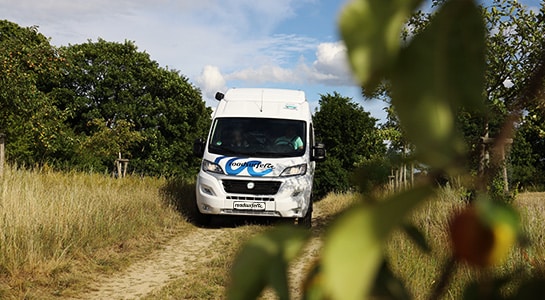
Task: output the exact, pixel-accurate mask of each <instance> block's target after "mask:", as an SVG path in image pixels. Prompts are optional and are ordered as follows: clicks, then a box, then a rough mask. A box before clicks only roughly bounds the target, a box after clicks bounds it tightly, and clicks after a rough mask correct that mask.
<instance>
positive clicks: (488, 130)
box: [362, 0, 545, 182]
mask: <svg viewBox="0 0 545 300" xmlns="http://www.w3.org/2000/svg"><path fill="white" fill-rule="evenodd" d="M444 2H445V1H443V0H440V1H433V2H432V8H436V7H439V6H440V5H441V4H443V3H444ZM479 9H480V10H481V13H482V14H483V17H484V19H485V33H486V35H485V43H486V50H485V51H486V53H485V57H486V59H485V70H486V72H485V77H484V85H483V95H484V99H485V101H484V104H485V105H486V106H487V109H486V110H475V109H474V107H472V105H471V104H470V103H469V105H466V106H465V107H463V106H460V107H458V112H457V114H456V118H455V120H454V121H455V123H456V127H457V128H459V130H460V132H461V133H462V134H463V138H464V143H465V147H466V148H467V149H468V150H469V151H470V153H471V155H470V156H469V157H468V160H469V162H470V163H469V165H468V166H469V167H470V168H471V169H472V170H473V171H475V172H477V171H478V170H479V169H482V168H484V167H487V166H489V167H492V168H498V167H499V166H492V165H488V164H487V161H486V160H485V159H484V157H483V155H484V154H485V151H484V150H485V149H483V146H484V145H483V144H482V138H483V137H490V138H494V137H497V136H498V135H500V132H501V130H502V126H503V125H504V124H505V121H506V120H508V119H509V122H510V123H514V122H517V123H519V122H522V117H523V115H524V112H525V111H528V110H534V108H533V106H534V104H532V102H531V101H528V100H529V99H523V97H522V95H523V93H524V92H525V88H526V87H527V86H528V85H529V80H530V78H531V76H530V74H532V73H533V72H534V71H535V69H536V68H537V67H538V65H539V63H540V56H539V54H540V51H541V49H542V48H543V45H544V40H543V36H545V22H544V20H543V8H542V11H541V12H540V13H536V12H534V11H532V10H528V9H527V8H526V7H524V6H523V5H522V4H520V3H518V2H517V1H515V0H494V1H491V3H490V4H488V5H486V6H484V5H482V6H480V7H479ZM428 11H430V12H428V13H425V12H423V11H421V10H420V11H417V12H415V13H413V14H412V15H411V17H410V18H409V21H408V25H407V26H406V27H405V29H404V30H403V31H402V34H401V36H402V37H403V39H404V41H405V42H408V41H410V40H411V39H412V37H414V36H415V35H417V34H419V33H420V32H422V31H423V30H425V29H426V28H427V27H428V25H429V24H430V22H431V21H432V19H433V16H434V15H435V13H436V10H434V9H430V10H428ZM465 80H468V81H469V80H480V79H478V78H477V79H470V78H466V79H465ZM362 93H363V94H364V95H367V96H369V97H377V96H379V97H381V98H382V99H385V100H386V101H387V102H389V103H391V102H390V99H391V97H392V95H391V82H384V81H382V82H380V85H377V86H376V87H375V85H372V86H370V87H369V88H362ZM392 120H393V122H392V121H390V122H389V128H390V129H396V128H397V129H399V130H401V128H400V127H399V125H397V119H395V118H394V119H392ZM527 125H528V124H527ZM402 135H403V134H402ZM520 138H522V136H520V137H519V140H520ZM392 145H393V146H399V145H396V144H395V143H394V144H392ZM394 148H395V147H394ZM513 149H517V147H516V146H515V147H513ZM536 154H537V153H536ZM496 160H497V159H496ZM497 163H500V162H496V164H497ZM511 163H522V164H524V163H525V162H524V161H523V160H518V159H514V160H511ZM483 164H484V165H483ZM500 164H501V163H500ZM513 167H514V168H515V169H518V170H521V168H523V166H522V165H521V166H513ZM516 174H520V173H518V172H515V173H513V175H515V176H516ZM516 181H517V179H516V178H515V182H516Z"/></svg>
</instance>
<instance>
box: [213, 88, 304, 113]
mask: <svg viewBox="0 0 545 300" xmlns="http://www.w3.org/2000/svg"><path fill="white" fill-rule="evenodd" d="M214 117H250V118H254V117H255V118H278V119H294V120H305V121H309V120H310V119H311V113H310V107H309V104H308V102H307V100H306V98H305V93H304V92H303V91H300V90H288V89H270V88H236V89H235V88H234V89H229V90H228V91H227V92H226V93H225V96H224V98H223V99H222V100H221V101H220V102H219V104H218V107H217V108H216V110H215V112H214Z"/></svg>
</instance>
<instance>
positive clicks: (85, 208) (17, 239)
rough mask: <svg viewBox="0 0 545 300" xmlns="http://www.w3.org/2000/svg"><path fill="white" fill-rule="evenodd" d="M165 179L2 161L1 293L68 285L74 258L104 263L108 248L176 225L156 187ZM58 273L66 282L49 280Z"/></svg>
mask: <svg viewBox="0 0 545 300" xmlns="http://www.w3.org/2000/svg"><path fill="white" fill-rule="evenodd" d="M165 183H166V180H165V179H153V178H140V177H126V178H123V179H113V178H111V177H109V176H106V175H101V174H84V173H68V174H66V173H58V172H52V171H46V170H36V171H28V170H23V169H20V168H16V167H9V166H8V167H7V168H5V170H4V174H3V176H2V178H0V298H9V297H10V296H11V297H14V298H17V297H18V295H21V294H24V295H27V294H28V292H29V290H32V289H39V288H45V289H46V290H47V289H48V288H50V287H51V285H57V284H61V285H70V280H67V279H66V273H73V272H74V266H79V267H82V266H83V268H85V267H86V266H88V265H92V264H94V265H100V264H104V265H108V264H111V263H112V262H111V261H109V257H110V256H111V255H110V254H111V253H108V251H111V249H116V248H117V249H121V248H123V247H125V246H127V245H128V243H130V242H131V241H135V240H138V239H153V238H156V237H157V236H158V235H160V234H161V233H162V232H164V231H165V229H169V228H175V227H176V226H179V224H180V221H181V216H180V214H179V213H177V212H176V211H175V210H174V209H172V208H171V207H169V205H168V204H166V201H165V200H164V197H163V196H164V195H161V192H160V190H161V188H162V187H163V186H164V185H165ZM108 249H110V250H108ZM116 251H117V250H116ZM119 251H121V250H119ZM100 253H102V257H100ZM59 274H62V275H63V276H64V277H63V278H65V279H64V280H65V281H68V283H67V282H64V283H60V282H58V281H56V279H55V278H57V277H58V278H60V276H59ZM74 280H75V281H77V280H76V279H74ZM48 286H49V287H48ZM63 288H67V287H66V286H64V287H63V286H61V287H60V290H61V292H59V293H62V289H63ZM56 289H59V287H56ZM17 290H19V291H18V292H17ZM57 292H58V291H57ZM25 297H27V296H25ZM30 298H32V297H30ZM46 298H47V297H46Z"/></svg>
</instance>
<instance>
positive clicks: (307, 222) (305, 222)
mask: <svg viewBox="0 0 545 300" xmlns="http://www.w3.org/2000/svg"><path fill="white" fill-rule="evenodd" d="M295 222H296V224H297V226H299V227H303V228H311V227H312V201H311V202H310V206H309V208H308V210H307V214H306V215H305V216H304V217H302V218H297V219H296V221H295Z"/></svg>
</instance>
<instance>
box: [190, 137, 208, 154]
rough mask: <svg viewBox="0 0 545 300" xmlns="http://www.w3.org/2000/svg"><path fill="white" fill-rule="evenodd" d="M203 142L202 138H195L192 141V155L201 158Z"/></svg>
mask: <svg viewBox="0 0 545 300" xmlns="http://www.w3.org/2000/svg"><path fill="white" fill-rule="evenodd" d="M204 147H205V143H204V140H203V139H202V138H199V139H196V140H195V141H194V142H193V155H194V156H196V157H199V158H202V157H203V155H204Z"/></svg>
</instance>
